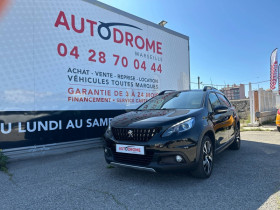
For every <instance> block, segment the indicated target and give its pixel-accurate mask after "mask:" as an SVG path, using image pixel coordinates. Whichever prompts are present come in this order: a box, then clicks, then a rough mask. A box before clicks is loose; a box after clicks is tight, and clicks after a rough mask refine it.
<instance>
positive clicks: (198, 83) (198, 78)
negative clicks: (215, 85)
mask: <svg viewBox="0 0 280 210" xmlns="http://www.w3.org/2000/svg"><path fill="white" fill-rule="evenodd" d="M197 80H198V81H197V86H198V90H199V89H200V77H197Z"/></svg>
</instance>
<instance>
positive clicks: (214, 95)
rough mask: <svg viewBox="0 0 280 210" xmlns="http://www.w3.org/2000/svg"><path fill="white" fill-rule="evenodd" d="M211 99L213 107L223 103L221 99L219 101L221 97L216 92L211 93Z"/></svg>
mask: <svg viewBox="0 0 280 210" xmlns="http://www.w3.org/2000/svg"><path fill="white" fill-rule="evenodd" d="M209 100H210V103H211V105H212V108H213V109H214V108H215V107H217V106H220V105H221V103H220V101H219V99H218V97H217V96H216V94H215V93H210V94H209Z"/></svg>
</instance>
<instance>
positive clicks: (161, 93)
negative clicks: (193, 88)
mask: <svg viewBox="0 0 280 210" xmlns="http://www.w3.org/2000/svg"><path fill="white" fill-rule="evenodd" d="M174 91H176V90H163V91H161V92H160V93H159V94H158V95H163V94H164V93H166V92H174Z"/></svg>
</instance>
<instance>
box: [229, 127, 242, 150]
mask: <svg viewBox="0 0 280 210" xmlns="http://www.w3.org/2000/svg"><path fill="white" fill-rule="evenodd" d="M240 144H241V138H240V129H239V127H237V128H236V131H235V138H234V141H233V142H232V144H231V145H230V147H229V148H230V149H232V150H239V149H240Z"/></svg>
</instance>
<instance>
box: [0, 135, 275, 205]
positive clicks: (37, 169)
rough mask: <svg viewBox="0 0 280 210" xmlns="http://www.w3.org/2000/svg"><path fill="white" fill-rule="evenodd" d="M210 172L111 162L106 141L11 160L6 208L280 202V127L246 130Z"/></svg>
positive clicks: (4, 182) (4, 189) (4, 180)
mask: <svg viewBox="0 0 280 210" xmlns="http://www.w3.org/2000/svg"><path fill="white" fill-rule="evenodd" d="M241 137H242V139H243V141H242V146H241V149H240V150H239V151H232V150H225V151H224V152H223V153H221V154H219V155H218V156H216V157H215V166H214V171H213V173H212V176H211V177H210V178H209V179H206V180H201V179H196V178H193V177H192V176H191V175H190V174H188V173H184V172H168V173H151V172H144V171H137V170H132V169H125V168H109V167H107V164H106V162H105V161H104V158H103V151H102V149H101V148H95V149H90V150H86V151H79V152H74V153H68V154H63V155H57V156H49V157H40V158H36V159H29V160H24V161H17V162H11V163H10V164H9V171H10V173H12V174H13V177H12V180H10V179H9V176H8V175H6V174H5V173H3V172H0V189H1V190H0V198H1V199H0V201H1V202H0V209H258V208H261V209H279V208H280V133H279V132H276V131H274V132H268V131H246V132H242V133H241Z"/></svg>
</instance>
